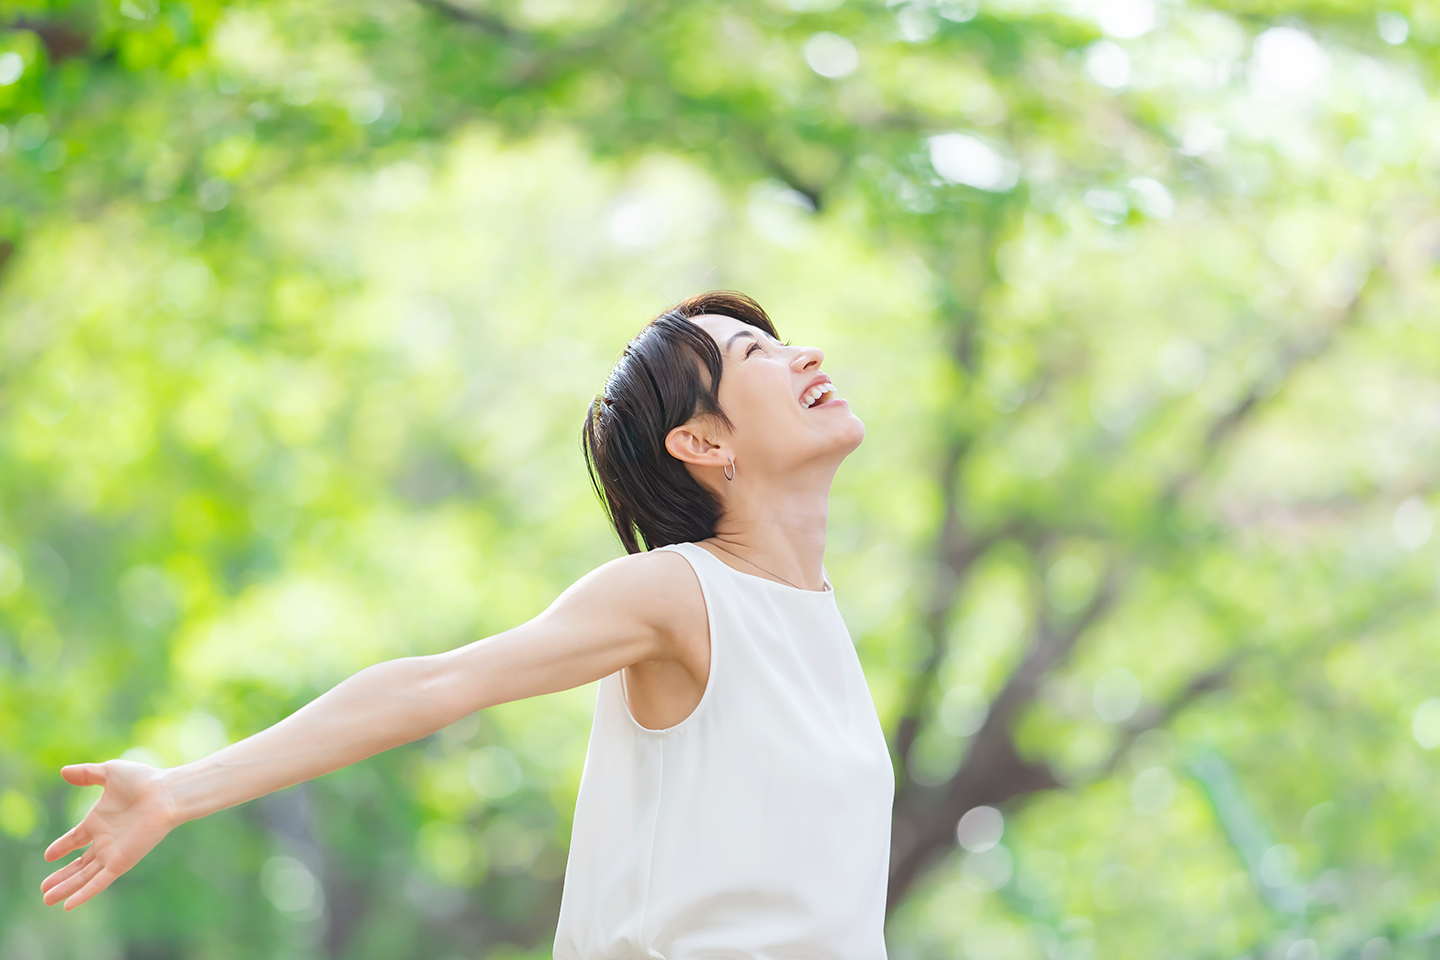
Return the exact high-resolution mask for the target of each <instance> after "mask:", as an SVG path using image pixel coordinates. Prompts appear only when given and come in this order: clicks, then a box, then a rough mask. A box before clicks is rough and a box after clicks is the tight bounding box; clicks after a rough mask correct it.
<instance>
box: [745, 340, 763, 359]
mask: <svg viewBox="0 0 1440 960" xmlns="http://www.w3.org/2000/svg"><path fill="white" fill-rule="evenodd" d="M759 349H760V344H758V343H752V344H750V348H749V349H748V350H746V351H745V356H747V357H748V356H750V354H752V353H754V352H755V351H756V350H759Z"/></svg>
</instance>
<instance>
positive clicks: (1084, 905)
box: [0, 0, 1440, 960]
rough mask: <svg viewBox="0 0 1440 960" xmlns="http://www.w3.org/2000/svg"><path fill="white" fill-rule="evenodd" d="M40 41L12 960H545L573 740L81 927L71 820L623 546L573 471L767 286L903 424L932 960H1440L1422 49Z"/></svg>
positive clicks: (1006, 35) (419, 9)
mask: <svg viewBox="0 0 1440 960" xmlns="http://www.w3.org/2000/svg"><path fill="white" fill-rule="evenodd" d="M0 21H3V23H4V24H5V29H4V32H3V33H0V129H3V131H4V132H3V134H0V239H3V246H0V283H3V287H0V544H3V548H0V638H3V642H0V732H3V741H0V742H3V743H4V744H5V746H4V748H3V751H0V830H3V832H4V838H0V844H3V848H4V850H5V853H4V856H5V858H6V862H7V863H11V862H13V863H17V864H19V865H20V867H19V869H17V870H13V871H8V872H7V873H6V875H5V876H4V877H3V878H0V910H3V911H4V917H5V922H4V925H3V929H4V932H3V933H0V938H3V939H0V951H3V953H4V955H5V956H6V957H9V956H12V955H13V956H17V957H28V956H50V955H55V956H71V955H74V956H86V957H89V956H100V955H106V956H114V955H125V956H164V957H169V956H176V957H178V956H187V957H188V956H226V957H230V956H234V957H239V956H249V955H253V956H266V957H271V956H297V957H298V956H311V955H327V956H347V957H368V956H377V957H379V956H394V955H395V954H397V953H417V952H418V953H424V954H425V955H435V956H485V955H501V956H516V955H519V954H517V953H515V951H517V950H528V951H534V952H535V954H536V955H544V954H545V953H546V951H547V948H548V939H547V938H548V935H549V932H550V929H551V925H552V924H553V917H554V910H555V907H556V903H557V896H558V889H559V887H558V884H559V878H560V876H561V873H562V872H563V865H564V846H565V843H566V840H567V837H568V831H569V815H570V809H571V807H572V805H573V798H574V791H575V788H576V786H577V784H578V776H579V769H580V762H581V758H582V757H583V750H584V740H585V734H586V729H587V720H588V715H589V708H590V703H591V701H590V697H589V694H588V693H587V692H586V691H578V692H575V693H573V694H567V695H563V696H559V697H554V698H547V700H545V701H539V702H535V703H529V704H515V705H509V706H506V707H504V708H499V709H496V710H493V711H489V712H488V713H487V715H485V716H482V717H480V718H478V719H476V720H474V721H467V722H466V723H464V724H459V725H457V726H456V727H455V728H452V729H450V730H448V731H445V732H443V733H442V734H440V735H437V736H436V737H434V738H431V739H430V740H429V741H427V742H426V743H423V744H418V745H415V746H413V747H411V748H406V749H403V750H399V751H395V752H394V753H393V754H391V755H387V756H385V757H381V758H377V759H376V760H374V761H371V762H369V763H367V764H364V765H361V766H359V767H357V768H355V769H352V770H348V771H344V772H341V773H338V774H336V775H334V776H332V777H329V778H325V779H324V780H322V781H319V782H317V783H315V784H313V785H310V786H307V787H305V788H301V789H298V790H295V791H290V792H288V793H286V794H282V795H280V796H277V797H274V798H271V799H270V800H267V801H265V802H263V803H260V804H255V805H251V806H249V807H246V808H242V809H239V810H235V811H229V812H227V813H225V814H222V815H219V816H217V817H216V818H214V819H213V821H212V822H207V823H203V824H194V825H191V826H187V827H186V828H185V829H184V831H183V832H182V834H181V835H179V836H177V837H176V838H174V839H173V840H171V841H170V843H168V844H166V845H163V846H162V847H161V848H159V849H158V850H157V851H156V853H155V854H154V855H152V858H151V859H150V860H147V862H146V863H145V864H143V865H142V866H141V867H140V868H139V869H137V871H136V872H135V874H134V876H133V877H131V878H127V881H125V882H122V883H121V884H120V885H118V886H117V887H116V888H115V889H114V890H113V891H111V892H110V893H109V894H107V897H105V898H102V899H101V900H100V901H97V902H96V903H95V904H94V905H93V906H92V907H87V908H86V911H83V912H82V913H80V914H76V915H74V916H73V917H67V916H60V915H56V914H44V913H43V912H42V910H41V909H40V907H39V900H38V896H36V894H35V890H36V888H37V887H38V882H39V879H40V877H41V876H43V874H44V872H46V868H45V867H44V865H43V864H42V863H40V862H39V857H38V852H39V850H40V849H42V848H43V843H44V841H45V840H46V839H48V837H49V836H51V835H53V834H56V833H58V832H59V831H60V830H61V829H63V828H64V827H65V826H66V825H68V821H69V820H70V819H72V818H73V817H74V816H75V815H76V813H77V810H82V809H83V807H84V804H85V802H86V798H84V797H81V796H78V795H70V794H67V793H64V792H62V791H60V790H58V789H56V787H55V784H56V783H57V782H58V780H57V778H56V777H55V774H54V771H55V769H56V767H57V766H58V765H59V764H60V763H62V762H66V761H72V760H77V759H86V758H88V757H91V756H93V757H100V756H108V755H114V754H117V753H118V752H120V751H123V750H126V749H130V748H132V747H135V748H136V749H137V751H138V752H137V753H136V754H135V755H136V756H138V757H139V758H141V759H148V760H150V761H151V762H157V763H173V762H179V761H182V760H184V759H187V758H190V757H194V756H199V755H203V754H204V753H205V752H208V751H209V750H212V749H214V748H215V747H216V746H218V745H220V744H222V743H224V742H226V741H228V740H230V739H234V738H238V737H240V736H243V735H245V734H246V733H248V732H250V731H252V730H254V729H256V728H257V727H259V726H261V725H263V724H266V723H269V722H273V720H275V719H276V718H278V717H279V716H282V715H283V714H284V713H285V712H287V711H289V710H291V709H293V708H294V707H295V706H297V705H298V704H299V703H301V702H303V701H304V700H306V699H309V698H310V697H311V696H313V695H314V694H315V693H317V692H318V691H319V690H322V689H324V688H326V687H328V686H329V685H331V684H333V683H334V682H336V681H337V680H339V679H340V678H341V677H343V676H345V675H346V674H348V673H349V672H351V671H353V670H355V669H357V668H359V667H360V666H362V665H364V664H366V663H369V662H372V661H373V660H375V659H378V658H381V657H388V656H397V655H403V654H406V653H411V652H428V651H432V650H436V649H442V648H444V647H446V646H450V645H453V644H457V643H462V642H465V641H467V640H469V639H472V638H474V637H476V636H480V635H483V634H485V633H488V632H493V631H496V630H499V629H503V628H504V627H506V626H509V625H511V624H513V623H515V622H518V621H519V620H522V619H524V618H527V617H529V616H532V615H533V614H534V613H535V612H537V611H538V610H539V609H541V607H542V606H543V605H544V604H545V603H546V602H547V601H548V600H549V599H550V598H551V597H553V596H554V595H555V593H557V592H558V591H559V590H560V589H561V588H563V586H564V585H565V584H566V583H568V582H569V581H570V580H572V579H573V578H574V577H576V576H578V575H579V574H580V573H582V572H583V571H585V570H586V569H589V568H590V567H591V566H593V565H594V564H596V563H598V562H600V561H602V560H603V559H605V558H607V557H608V556H610V555H611V554H612V553H613V550H614V547H613V544H612V542H611V539H610V537H609V535H608V534H607V533H606V531H605V530H604V528H603V526H602V524H601V518H600V515H599V513H598V511H597V510H596V509H595V508H594V505H593V503H592V502H591V500H590V495H589V492H588V490H587V488H586V486H585V483H584V478H583V474H582V471H581V467H580V462H579V459H578V457H577V456H576V453H575V450H574V433H575V430H576V429H577V426H578V423H579V420H580V417H581V415H582V413H583V409H584V405H585V403H586V402H587V400H588V398H589V397H590V396H591V394H592V393H593V390H594V389H595V387H596V386H597V385H598V384H599V383H600V382H601V379H602V378H603V375H604V372H605V370H606V368H607V366H608V362H609V359H610V358H611V357H612V356H613V355H614V353H615V351H616V350H617V348H618V347H619V345H620V344H621V343H623V341H624V339H625V338H626V337H628V336H629V335H631V334H632V333H633V332H634V329H635V326H636V324H638V323H639V322H640V321H641V320H642V319H643V318H644V317H646V316H648V315H650V314H652V313H654V312H655V310H656V309H657V308H659V307H661V306H663V305H664V303H665V302H666V301H667V300H669V299H672V298H675V297H679V296H682V295H684V294H687V293H690V292H693V291H694V290H697V289H703V288H709V287H717V286H737V287H740V288H742V289H745V290H747V291H750V292H752V293H754V294H755V295H756V296H758V297H759V298H760V299H761V301H762V302H764V303H766V304H767V306H768V307H770V308H771V310H772V312H773V313H774V314H775V315H776V316H777V318H778V319H779V322H780V324H781V326H782V328H783V329H784V330H785V331H786V334H787V335H789V336H794V337H796V338H803V339H806V340H810V341H812V342H818V343H820V344H821V345H822V346H824V347H825V348H826V349H827V351H829V354H830V356H829V360H828V361H827V367H830V368H832V369H833V371H834V374H835V377H836V380H837V382H838V383H839V384H840V386H841V388H842V391H843V392H844V393H845V394H846V395H847V396H850V397H851V398H852V401H853V402H854V403H855V405H856V407H857V409H858V410H859V411H860V413H861V415H862V416H863V417H864V418H865V419H866V421H867V424H868V425H869V428H870V437H869V439H868V440H867V443H866V444H865V446H864V447H862V448H861V451H860V452H859V453H857V455H856V456H855V457H854V458H852V461H851V462H850V463H848V464H847V466H846V468H845V470H844V471H842V474H841V478H840V481H839V483H838V485H837V489H836V494H835V503H834V517H833V520H832V526H833V530H832V537H833V540H832V544H833V549H832V552H831V560H830V561H829V565H830V568H831V569H832V571H833V572H834V574H835V576H836V581H837V584H839V586H840V591H841V596H842V604H843V605H844V609H845V613H846V616H847V619H848V621H849V622H850V624H851V627H852V632H853V633H854V635H855V636H856V639H857V642H858V644H859V647H860V650H861V654H862V657H863V658H864V661H865V663H866V667H867V673H868V676H869V678H870V680H871V685H872V689H873V691H874V692H875V695H876V699H877V704H878V705H879V707H880V709H881V713H882V717H883V719H884V720H885V722H886V725H887V728H888V729H890V730H891V731H892V746H893V748H894V751H895V755H896V761H897V768H898V770H899V772H900V774H901V778H900V779H901V789H900V795H899V798H898V802H897V809H896V821H895V837H896V847H895V857H894V871H893V875H892V895H893V897H894V899H895V901H896V903H897V909H896V911H895V912H894V913H893V914H892V921H891V929H890V933H891V945H892V952H893V953H894V955H895V956H897V957H930V956H963V957H977V958H978V957H985V958H987V960H988V958H993V957H999V956H1015V957H1041V956H1047V957H1058V956H1065V957H1074V958H1081V957H1084V956H1089V955H1093V954H1097V953H1098V954H1099V955H1103V956H1116V957H1122V956H1137V957H1141V956H1143V957H1158V956H1174V957H1233V956H1238V955H1241V954H1250V955H1254V956H1262V955H1263V956H1275V957H1286V958H1303V957H1310V956H1320V955H1324V956H1330V955H1335V956H1350V957H1364V958H1366V960H1376V958H1378V957H1381V956H1386V955H1400V956H1417V957H1418V956H1428V952H1427V951H1428V950H1429V949H1430V947H1429V941H1428V940H1427V939H1426V937H1427V936H1428V933H1427V931H1429V930H1431V929H1433V923H1434V919H1435V918H1434V916H1433V907H1432V906H1431V905H1432V904H1433V902H1434V900H1435V897H1436V894H1437V891H1436V888H1435V881H1434V873H1433V871H1431V870H1429V869H1428V858H1427V854H1426V852H1425V851H1427V850H1428V849H1429V848H1430V847H1431V846H1433V842H1434V840H1435V837H1434V833H1435V829H1436V828H1435V826H1434V824H1433V822H1432V821H1433V818H1432V817H1430V816H1428V805H1427V803H1426V800H1427V798H1428V797H1429V796H1431V795H1433V793H1434V789H1435V776H1434V773H1433V766H1434V764H1433V757H1432V755H1431V754H1429V753H1427V752H1426V751H1427V750H1428V749H1430V748H1432V747H1433V746H1434V745H1435V742H1434V741H1435V739H1440V738H1431V737H1430V736H1429V734H1428V733H1426V732H1424V731H1427V730H1428V729H1429V728H1428V727H1426V726H1425V724H1426V723H1428V722H1429V721H1428V720H1425V719H1424V717H1422V715H1421V713H1420V712H1417V711H1423V705H1424V704H1426V703H1433V698H1434V697H1435V696H1436V695H1437V694H1436V684H1437V680H1440V677H1437V672H1436V670H1435V668H1434V666H1433V664H1432V663H1431V662H1430V661H1431V660H1432V659H1433V658H1430V657H1428V656H1426V651H1427V645H1426V643H1425V639H1426V638H1427V637H1428V636H1429V634H1430V633H1431V632H1433V631H1432V630H1430V629H1429V628H1430V626H1431V625H1432V624H1433V622H1434V614H1433V597H1434V591H1435V588H1436V586H1435V585H1436V560H1437V557H1436V555H1435V553H1434V543H1433V539H1432V536H1431V534H1432V533H1433V514H1432V510H1431V507H1430V501H1431V497H1432V495H1433V494H1432V489H1431V485H1432V481H1431V475H1432V464H1433V462H1434V459H1435V455H1436V439H1437V431H1440V416H1437V415H1436V411H1437V410H1440V394H1437V391H1436V388H1435V386H1434V383H1435V377H1434V373H1435V368H1436V361H1437V358H1436V352H1435V347H1434V343H1435V338H1434V336H1433V331H1432V329H1431V328H1432V326H1433V317H1434V316H1435V315H1436V311H1435V307H1436V305H1437V303H1436V293H1437V287H1436V276H1435V261H1436V258H1437V255H1440V221H1437V220H1436V218H1435V214H1434V197H1435V193H1436V181H1437V174H1440V142H1437V140H1436V139H1435V135H1434V132H1433V131H1435V130H1437V129H1440V124H1437V123H1436V119H1437V118H1436V104H1435V100H1434V97H1433V96H1432V94H1431V92H1430V90H1431V87H1432V86H1433V79H1434V64H1435V63H1436V42H1437V38H1440V17H1437V16H1436V14H1435V12H1434V11H1433V10H1432V9H1430V8H1429V7H1426V6H1423V5H1418V4H1417V5H1413V6H1412V5H1396V6H1394V7H1390V8H1386V9H1384V10H1380V11H1376V10H1375V9H1374V8H1372V7H1366V6H1363V5H1356V4H1345V3H1329V2H1327V3H1313V2H1299V3H1266V4H1224V3H1216V4H1209V5H1203V6H1187V5H1180V4H1170V3H1166V4H1151V3H1148V2H1145V0H1108V2H1097V3H1091V4H1054V5H1051V4H1042V3H1027V2H1014V3H990V4H984V5H980V4H976V3H971V2H966V0H949V2H937V3H925V2H919V0H914V2H908V3H894V4H890V5H881V4H879V3H862V2H858V0H851V2H849V3H834V2H827V0H815V2H800V0H796V2H794V3H793V4H787V3H782V2H778V0H776V2H769V0H752V2H728V3H719V2H716V3H692V4H671V5H665V4H641V3H632V4H623V3H618V2H615V3H606V2H602V3H590V4H574V3H567V2H563V0H525V2H520V3H485V4H482V3H477V2H470V0H467V2H465V3H461V2H459V0H453V2H452V0H423V2H418V3H405V2H400V0H370V2H363V3H358V4H356V3H351V4H338V3H327V2H322V3H313V2H312V3H300V2H271V3H236V4H220V3H201V2H193V3H180V2H169V0H158V2H156V0H123V2H121V3H118V4H114V3H108V2H105V3H97V2H76V3H64V2H24V3H8V4H6V6H5V7H4V8H3V11H0ZM1425 716H1428V714H1427V715H1425ZM978 806H995V807H998V808H999V809H1000V811H1001V813H1002V820H1003V823H1004V829H1003V834H1002V836H1001V838H1000V840H999V842H998V843H995V844H994V845H993V846H990V847H986V848H985V849H979V848H978V847H973V848H972V847H968V846H967V847H963V848H960V849H957V848H956V845H955V837H956V833H955V831H956V829H957V825H958V824H959V822H960V819H961V817H962V815H963V814H965V813H966V812H967V811H969V810H971V809H972V808H975V807H978ZM1237 824H1251V825H1252V826H1253V827H1254V829H1250V830H1249V832H1248V833H1245V837H1241V836H1239V834H1237V830H1238V829H1239V828H1237V826H1236V825H1237ZM1240 832H1241V833H1244V832H1245V831H1243V830H1242V831H1240ZM1256 837H1263V838H1264V842H1263V843H1260V841H1257V840H1255V838H1256ZM1247 838H1248V839H1247ZM1257 844H1258V845H1257ZM1261 846H1263V847H1264V849H1260V847H1261ZM506 945H508V946H506ZM495 951H500V952H499V953H498V954H496V953H495ZM505 951H509V952H505ZM1386 951H1390V952H1389V953H1387V952H1386Z"/></svg>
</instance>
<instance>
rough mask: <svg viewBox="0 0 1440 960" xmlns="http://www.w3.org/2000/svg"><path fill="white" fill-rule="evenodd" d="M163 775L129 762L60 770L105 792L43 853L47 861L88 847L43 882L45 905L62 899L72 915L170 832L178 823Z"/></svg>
mask: <svg viewBox="0 0 1440 960" xmlns="http://www.w3.org/2000/svg"><path fill="white" fill-rule="evenodd" d="M163 774H164V771H163V770H157V769H155V768H154V767H151V766H147V765H146V764H143V763H133V762H131V761H129V760H111V761H109V762H107V763H80V764H74V765H72V766H68V767H64V768H62V769H61V771H60V775H61V776H62V777H64V778H65V779H66V780H67V781H68V782H70V783H73V784H75V785H76V786H78V787H94V786H98V787H104V788H105V792H104V793H103V794H101V795H100V799H99V800H98V801H96V803H95V806H93V807H91V808H90V812H89V813H87V814H85V819H84V820H81V821H80V823H78V824H77V825H76V826H75V828H74V829H73V830H71V831H69V832H68V833H66V834H65V835H64V836H62V837H60V838H59V839H58V840H56V841H55V842H54V843H52V844H50V846H49V847H48V848H47V849H46V850H45V859H46V860H58V859H60V858H61V857H63V856H65V854H67V853H70V852H71V851H73V850H79V849H80V848H81V847H84V846H87V845H88V846H89V848H90V849H88V850H86V851H85V853H84V854H82V855H81V856H80V857H79V858H77V859H75V860H72V861H70V862H69V863H67V864H66V865H65V866H63V867H61V868H60V869H59V870H56V871H55V872H54V873H52V874H50V876H48V877H46V878H45V882H44V883H42V884H41V885H40V892H41V893H43V894H44V895H45V904H46V906H49V905H51V904H56V903H59V902H60V901H61V900H65V909H66V910H74V909H75V908H76V907H78V906H80V904H82V903H84V902H85V901H86V900H89V899H90V898H91V897H93V896H95V894H97V893H99V892H100V891H101V890H104V889H105V888H106V887H108V886H110V884H111V883H113V882H114V880H115V878H116V877H118V876H120V874H122V873H124V872H125V871H126V870H129V869H130V868H131V867H133V866H135V864H137V863H139V862H140V858H141V857H143V856H145V854H147V853H149V852H150V851H151V850H152V849H154V847H155V844H157V843H159V842H160V841H161V840H163V839H165V835H166V834H167V833H169V832H170V831H171V830H173V829H174V828H175V826H176V825H177V824H178V822H179V821H178V820H177V818H176V815H175V803H174V801H173V800H172V799H171V797H170V795H169V790H168V788H167V786H166V783H165V780H164V777H163ZM66 897H69V899H68V900H66V899H65V898H66Z"/></svg>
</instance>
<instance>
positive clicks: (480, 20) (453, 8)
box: [415, 0, 528, 43]
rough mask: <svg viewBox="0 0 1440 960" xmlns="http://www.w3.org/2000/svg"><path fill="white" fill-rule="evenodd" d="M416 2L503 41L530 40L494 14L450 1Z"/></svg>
mask: <svg viewBox="0 0 1440 960" xmlns="http://www.w3.org/2000/svg"><path fill="white" fill-rule="evenodd" d="M415 2H416V3H418V4H419V5H420V6H422V7H425V8H427V9H429V10H432V11H434V12H435V13H438V14H440V15H441V16H442V17H445V18H446V19H448V20H453V21H455V22H456V23H463V24H465V25H466V26H470V27H474V28H475V29H477V30H480V31H482V32H484V33H488V34H490V35H491V36H495V37H499V38H500V39H501V40H507V41H510V42H512V43H513V42H514V41H517V40H521V39H528V37H527V35H526V34H523V33H521V32H520V31H518V30H516V29H515V28H514V27H512V26H510V24H508V23H506V22H505V21H504V20H502V19H500V18H499V17H497V16H495V15H494V14H492V13H485V12H483V11H480V10H471V9H470V8H468V7H461V6H458V5H456V4H454V3H451V2H450V0H415Z"/></svg>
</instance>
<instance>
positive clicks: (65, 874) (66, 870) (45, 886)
mask: <svg viewBox="0 0 1440 960" xmlns="http://www.w3.org/2000/svg"><path fill="white" fill-rule="evenodd" d="M87 856H88V855H87ZM88 862H89V861H88V860H87V859H86V857H84V856H81V857H76V858H75V859H74V860H71V861H70V862H69V863H67V864H65V866H63V867H61V868H60V869H59V870H56V871H55V872H54V873H52V874H50V876H48V877H46V878H45V879H44V881H43V882H41V884H40V892H41V893H49V892H50V888H51V887H53V886H55V885H56V884H57V883H60V882H62V881H64V880H68V879H69V878H71V877H73V876H75V873H76V871H78V870H79V869H80V868H81V867H83V866H85V864H86V863H88Z"/></svg>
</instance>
